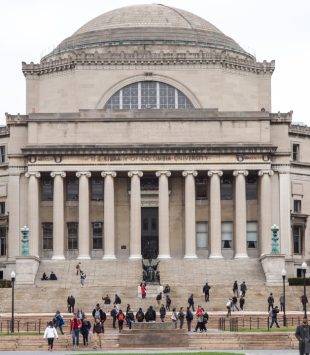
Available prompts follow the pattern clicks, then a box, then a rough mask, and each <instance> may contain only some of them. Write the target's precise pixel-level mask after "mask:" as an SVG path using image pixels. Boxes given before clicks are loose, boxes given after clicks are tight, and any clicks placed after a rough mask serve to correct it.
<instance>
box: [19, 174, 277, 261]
mask: <svg viewBox="0 0 310 355" xmlns="http://www.w3.org/2000/svg"><path fill="white" fill-rule="evenodd" d="M272 174H273V172H272V171H271V170H260V171H259V172H258V176H259V177H260V179H261V185H260V189H259V191H260V196H259V200H260V203H259V206H260V218H259V220H260V228H259V229H260V233H259V234H260V251H261V254H266V253H269V252H270V237H269V236H270V226H271V181H270V177H271V175H272ZM155 175H156V177H158V179H159V183H158V186H159V191H158V196H159V197H158V210H159V258H170V255H171V254H170V232H169V189H168V180H169V177H170V176H171V172H170V171H157V172H155ZM197 175H198V172H197V171H192V170H186V171H183V172H182V176H183V177H184V179H185V182H184V186H185V214H184V222H185V233H184V234H185V253H184V258H189V259H192V258H196V257H197V255H196V214H195V206H196V196H195V177H196V176H197ZM222 175H223V171H220V170H218V171H216V170H212V171H208V177H209V179H210V200H209V209H210V214H209V225H210V228H209V232H210V237H209V257H210V258H222V247H221V191H220V178H221V176H222ZM247 175H248V171H246V170H235V171H233V176H234V177H235V209H234V213H235V215H234V222H235V233H234V234H235V244H234V249H235V258H246V257H247V256H248V255H247V244H246V223H247V216H246V180H245V179H246V176H247ZM25 176H26V177H27V178H29V182H28V225H29V228H30V235H31V238H30V252H31V255H34V256H39V235H40V228H39V178H40V173H39V172H27V173H26V174H25ZM76 176H77V177H78V178H79V224H78V225H79V232H78V238H79V240H78V259H90V243H89V238H90V234H89V181H88V180H89V178H90V177H91V172H88V171H81V172H76ZM101 176H102V177H103V179H104V255H103V258H104V259H115V225H114V223H115V222H114V221H115V218H114V210H115V206H114V179H115V177H116V176H117V173H116V172H114V171H104V172H102V173H101ZM128 176H129V177H130V179H131V191H130V246H129V258H130V259H141V188H140V179H141V177H142V176H143V172H142V171H129V172H128ZM51 177H52V178H53V179H54V190H53V240H54V243H53V244H54V249H53V256H52V258H53V259H58V260H61V259H64V258H65V250H64V245H65V243H64V240H65V235H64V221H65V213H64V212H65V210H64V178H65V177H66V173H65V172H62V171H60V172H59V171H53V172H51ZM206 219H207V218H206Z"/></svg>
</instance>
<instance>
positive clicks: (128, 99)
mask: <svg viewBox="0 0 310 355" xmlns="http://www.w3.org/2000/svg"><path fill="white" fill-rule="evenodd" d="M193 107H194V106H193V104H192V103H191V101H190V100H189V99H188V98H187V97H186V96H185V95H184V94H183V93H182V92H181V91H179V90H178V89H177V88H175V87H173V86H171V85H168V84H165V83H162V82H157V81H142V82H138V83H133V84H130V85H127V86H125V87H123V88H122V89H120V90H119V91H117V92H116V93H115V94H113V95H112V97H110V99H109V100H108V101H107V103H106V105H105V109H107V110H134V109H162V108H165V109H187V108H193Z"/></svg>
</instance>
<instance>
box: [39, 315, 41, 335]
mask: <svg viewBox="0 0 310 355" xmlns="http://www.w3.org/2000/svg"><path fill="white" fill-rule="evenodd" d="M39 334H41V318H40V319H39Z"/></svg>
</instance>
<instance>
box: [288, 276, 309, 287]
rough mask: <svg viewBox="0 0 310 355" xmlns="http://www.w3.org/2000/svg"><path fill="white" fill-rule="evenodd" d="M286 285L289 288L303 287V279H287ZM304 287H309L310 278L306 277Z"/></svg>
mask: <svg viewBox="0 0 310 355" xmlns="http://www.w3.org/2000/svg"><path fill="white" fill-rule="evenodd" d="M288 283H289V285H290V286H303V285H304V278H303V277H289V278H288ZM306 285H307V286H310V278H309V277H306Z"/></svg>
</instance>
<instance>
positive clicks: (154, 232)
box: [141, 207, 158, 259]
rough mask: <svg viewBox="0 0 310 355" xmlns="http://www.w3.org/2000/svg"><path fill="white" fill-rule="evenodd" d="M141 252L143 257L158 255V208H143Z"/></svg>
mask: <svg viewBox="0 0 310 355" xmlns="http://www.w3.org/2000/svg"><path fill="white" fill-rule="evenodd" d="M141 254H142V257H143V259H156V258H157V257H158V208H157V207H142V208H141Z"/></svg>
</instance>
